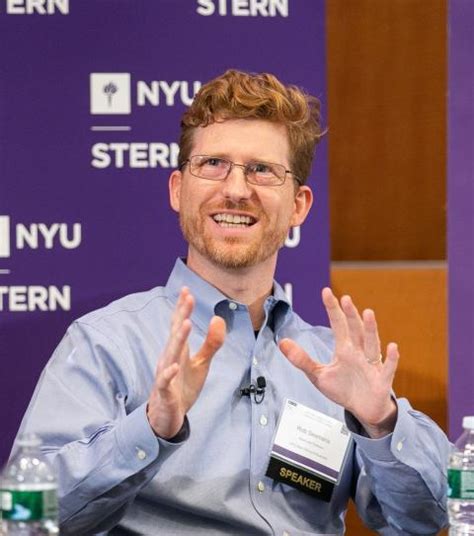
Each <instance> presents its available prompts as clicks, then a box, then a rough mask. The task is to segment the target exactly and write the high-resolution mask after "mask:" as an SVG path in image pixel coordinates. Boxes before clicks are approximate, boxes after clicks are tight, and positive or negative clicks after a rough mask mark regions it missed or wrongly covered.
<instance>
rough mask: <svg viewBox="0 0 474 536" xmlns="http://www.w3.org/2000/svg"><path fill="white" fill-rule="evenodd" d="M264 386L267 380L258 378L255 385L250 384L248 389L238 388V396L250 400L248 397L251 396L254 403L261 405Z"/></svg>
mask: <svg viewBox="0 0 474 536" xmlns="http://www.w3.org/2000/svg"><path fill="white" fill-rule="evenodd" d="M266 386H267V380H265V377H264V376H259V377H258V378H257V385H255V384H253V383H251V384H250V385H249V386H248V387H241V388H240V390H239V391H240V396H241V397H242V396H248V397H249V398H250V395H253V399H254V401H255V403H256V404H261V403H262V402H263V399H264V398H265V388H266Z"/></svg>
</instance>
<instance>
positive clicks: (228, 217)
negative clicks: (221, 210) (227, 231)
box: [213, 214, 254, 227]
mask: <svg viewBox="0 0 474 536" xmlns="http://www.w3.org/2000/svg"><path fill="white" fill-rule="evenodd" d="M213 218H214V221H216V222H217V223H220V224H225V223H230V224H234V225H239V224H240V225H243V226H246V225H250V224H251V223H253V221H254V220H253V218H251V217H250V216H241V215H239V214H215V215H214V216H213ZM226 227H227V226H226Z"/></svg>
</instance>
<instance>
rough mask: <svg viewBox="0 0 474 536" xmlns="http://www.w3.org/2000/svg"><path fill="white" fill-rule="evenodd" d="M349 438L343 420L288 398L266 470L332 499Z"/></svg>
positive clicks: (270, 473) (319, 495)
mask: <svg viewBox="0 0 474 536" xmlns="http://www.w3.org/2000/svg"><path fill="white" fill-rule="evenodd" d="M350 440H351V436H350V433H349V430H348V429H347V428H346V426H345V424H344V423H342V422H340V421H338V420H336V419H333V418H332V417H328V416H327V415H324V414H323V413H321V412H319V411H316V410H314V409H311V408H309V407H307V406H304V405H303V404H299V403H298V402H295V401H293V400H286V401H285V403H284V404H283V411H282V414H281V416H280V420H279V423H278V427H277V431H276V434H275V440H274V443H273V447H272V451H271V453H270V462H269V464H268V468H267V472H266V474H267V476H269V477H270V478H273V479H274V480H279V481H280V482H284V483H285V484H288V485H289V486H293V487H294V488H297V489H299V490H301V491H304V492H305V493H308V494H310V495H313V496H316V497H319V498H320V499H322V500H323V501H326V502H329V501H330V500H331V496H332V492H333V491H334V486H335V485H336V484H338V483H339V480H340V476H341V469H342V466H343V464H344V459H345V457H346V455H347V452H348V447H349V443H350Z"/></svg>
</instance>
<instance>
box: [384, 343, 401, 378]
mask: <svg viewBox="0 0 474 536" xmlns="http://www.w3.org/2000/svg"><path fill="white" fill-rule="evenodd" d="M399 359H400V352H399V350H398V345H397V344H396V343H395V342H390V343H389V344H387V353H386V357H385V362H384V364H383V371H384V376H385V378H386V380H388V381H390V382H392V381H393V378H394V376H395V372H396V370H397V367H398V361H399Z"/></svg>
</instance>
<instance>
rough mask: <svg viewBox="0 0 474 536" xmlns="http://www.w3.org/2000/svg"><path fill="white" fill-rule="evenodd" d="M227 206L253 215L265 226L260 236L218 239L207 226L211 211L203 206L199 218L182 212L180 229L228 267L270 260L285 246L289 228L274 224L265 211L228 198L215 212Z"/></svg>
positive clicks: (213, 259)
mask: <svg viewBox="0 0 474 536" xmlns="http://www.w3.org/2000/svg"><path fill="white" fill-rule="evenodd" d="M226 209H227V210H242V211H245V212H250V213H251V214H253V215H254V216H255V217H256V218H257V219H258V222H259V223H258V225H260V226H262V228H263V232H262V234H261V236H260V237H258V236H257V237H255V238H254V239H253V240H252V241H248V240H246V239H244V238H239V237H227V238H225V239H224V240H222V239H219V240H218V239H216V238H215V237H214V236H213V235H212V233H211V232H210V231H209V229H206V226H205V221H206V218H208V217H209V216H208V214H209V211H206V212H204V210H203V209H201V210H200V212H199V215H198V216H197V217H193V216H192V215H190V214H185V213H184V211H182V212H180V214H179V223H180V226H181V231H182V233H183V235H184V238H185V239H186V241H187V242H188V243H189V244H190V245H191V246H193V247H194V248H195V249H196V250H197V251H198V252H199V253H200V254H201V255H202V256H204V257H206V258H207V259H209V260H210V261H211V262H212V263H213V264H215V265H217V266H220V267H223V268H227V269H238V268H248V267H250V266H254V265H256V264H259V263H260V262H263V261H265V260H267V259H268V258H270V257H271V256H272V255H274V254H275V253H276V252H277V251H278V250H279V249H280V248H281V247H282V246H283V244H284V242H285V239H286V237H287V234H288V229H285V228H283V227H282V228H278V227H277V226H275V225H273V226H272V225H271V223H270V221H269V219H268V216H267V215H266V214H265V213H264V212H263V211H258V212H256V211H255V209H252V208H250V207H249V206H248V204H247V203H232V202H229V201H227V202H226V203H224V205H223V206H219V207H216V209H214V210H213V211H215V212H219V211H222V212H224V211H225V210H226Z"/></svg>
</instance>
